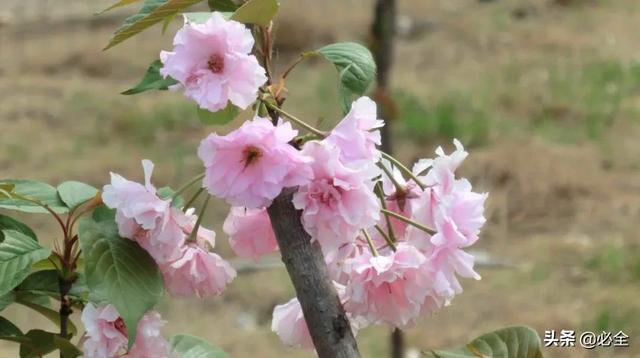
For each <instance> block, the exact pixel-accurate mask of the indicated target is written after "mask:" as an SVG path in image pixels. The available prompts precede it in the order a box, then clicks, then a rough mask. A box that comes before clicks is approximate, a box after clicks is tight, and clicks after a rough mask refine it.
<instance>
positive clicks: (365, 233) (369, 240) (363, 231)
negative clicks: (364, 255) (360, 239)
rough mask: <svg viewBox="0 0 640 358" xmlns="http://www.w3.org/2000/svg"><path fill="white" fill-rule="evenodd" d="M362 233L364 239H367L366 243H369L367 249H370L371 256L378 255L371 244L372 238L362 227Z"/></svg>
mask: <svg viewBox="0 0 640 358" xmlns="http://www.w3.org/2000/svg"><path fill="white" fill-rule="evenodd" d="M362 233H363V234H364V237H365V239H367V244H369V250H371V254H372V255H373V256H378V250H376V246H375V245H374V244H373V240H371V236H369V233H368V232H367V230H365V229H362Z"/></svg>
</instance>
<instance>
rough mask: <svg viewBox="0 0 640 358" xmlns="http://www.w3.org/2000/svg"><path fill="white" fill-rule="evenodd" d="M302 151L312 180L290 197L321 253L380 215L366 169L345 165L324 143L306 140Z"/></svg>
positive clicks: (348, 239) (337, 152)
mask: <svg viewBox="0 0 640 358" xmlns="http://www.w3.org/2000/svg"><path fill="white" fill-rule="evenodd" d="M302 153H303V154H304V155H306V156H309V157H311V158H313V163H312V164H311V168H312V171H313V180H311V182H309V184H307V185H304V186H301V187H300V188H299V189H298V192H297V193H295V194H294V196H293V204H294V206H295V207H296V209H300V210H302V223H303V225H304V227H305V229H306V230H307V232H308V233H309V234H310V235H311V237H312V238H313V239H314V240H318V241H319V242H320V244H321V245H322V246H323V249H325V253H327V252H329V251H331V250H334V249H336V248H338V247H340V246H341V245H343V244H348V243H351V242H353V241H354V240H355V238H356V236H357V235H358V234H359V232H360V230H362V229H366V228H370V227H372V226H374V225H375V224H376V222H377V221H378V219H379V217H380V203H379V201H378V199H377V197H376V196H375V194H374V193H373V181H372V177H371V176H370V175H371V174H370V172H369V171H367V170H358V169H354V168H350V167H347V166H345V165H344V164H343V163H342V162H341V161H340V159H339V156H340V150H339V149H338V148H337V147H335V146H332V145H330V144H327V143H322V142H315V141H312V142H307V143H306V144H305V145H304V148H303V150H302Z"/></svg>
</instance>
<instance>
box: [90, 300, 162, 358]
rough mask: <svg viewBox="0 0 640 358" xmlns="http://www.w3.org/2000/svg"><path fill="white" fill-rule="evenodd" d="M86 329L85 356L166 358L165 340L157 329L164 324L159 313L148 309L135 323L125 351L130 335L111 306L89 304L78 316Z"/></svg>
mask: <svg viewBox="0 0 640 358" xmlns="http://www.w3.org/2000/svg"><path fill="white" fill-rule="evenodd" d="M81 320H82V323H83V324H84V326H85V330H86V339H85V341H84V344H83V350H84V357H86V358H116V357H126V358H169V357H170V349H169V344H168V342H167V341H166V340H165V339H164V337H162V335H161V332H160V328H161V327H162V326H163V325H164V324H165V321H163V320H162V318H161V317H160V314H159V313H158V312H155V311H149V312H147V313H145V315H144V316H143V317H142V319H140V321H139V322H138V326H137V327H136V329H137V331H136V341H135V343H134V344H133V346H132V347H131V350H130V351H128V352H127V351H126V349H127V344H128V341H129V338H128V337H129V334H128V331H127V327H126V326H125V324H124V320H123V319H122V317H120V314H119V313H118V311H117V310H116V308H115V307H114V306H112V305H104V306H99V307H95V306H94V305H93V304H92V303H88V304H87V305H86V306H85V307H84V310H83V311H82V316H81Z"/></svg>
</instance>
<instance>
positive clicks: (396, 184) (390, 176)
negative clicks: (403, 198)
mask: <svg viewBox="0 0 640 358" xmlns="http://www.w3.org/2000/svg"><path fill="white" fill-rule="evenodd" d="M378 167H380V169H382V171H383V172H384V174H385V175H386V176H387V177H388V178H389V180H391V182H392V183H393V186H395V187H396V190H397V191H399V192H404V190H405V188H404V187H403V186H402V184H400V182H398V179H396V178H395V177H394V176H393V173H391V172H390V171H389V168H387V167H386V166H384V164H382V163H381V162H378Z"/></svg>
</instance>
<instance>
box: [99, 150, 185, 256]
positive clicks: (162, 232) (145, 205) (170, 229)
mask: <svg viewBox="0 0 640 358" xmlns="http://www.w3.org/2000/svg"><path fill="white" fill-rule="evenodd" d="M142 166H143V168H144V177H145V185H142V184H139V183H136V182H133V181H130V180H127V179H125V178H123V177H122V176H120V175H119V174H115V173H111V184H108V185H105V186H104V189H103V193H102V200H103V202H104V203H105V205H107V206H108V207H110V208H112V209H116V222H117V223H118V230H119V234H120V236H123V237H126V238H129V239H132V240H135V241H137V242H138V243H139V244H140V246H142V247H143V248H144V249H145V250H147V251H148V252H149V254H150V255H151V256H152V257H153V258H154V259H155V260H156V261H157V262H158V263H164V262H167V261H170V260H174V259H176V258H178V257H179V256H180V247H181V246H182V244H183V243H184V238H185V234H184V231H183V229H182V225H183V224H184V222H185V220H186V219H185V217H184V214H183V213H182V212H181V211H180V210H179V209H177V208H173V207H171V200H162V199H161V198H159V197H158V195H157V193H156V188H155V187H154V186H153V185H152V184H151V174H152V172H153V163H152V162H151V161H150V160H143V161H142Z"/></svg>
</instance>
